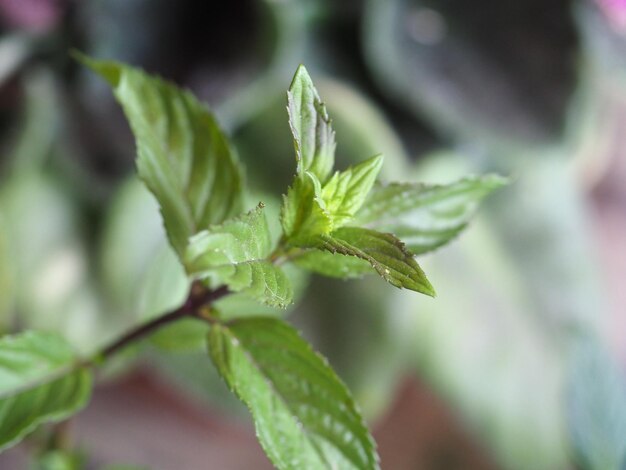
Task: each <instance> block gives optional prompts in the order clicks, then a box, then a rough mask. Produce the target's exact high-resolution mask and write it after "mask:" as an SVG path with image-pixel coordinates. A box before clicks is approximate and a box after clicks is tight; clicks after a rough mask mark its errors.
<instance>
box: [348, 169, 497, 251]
mask: <svg viewBox="0 0 626 470" xmlns="http://www.w3.org/2000/svg"><path fill="white" fill-rule="evenodd" d="M507 182H508V181H507V180H506V179H505V178H502V177H500V176H496V175H488V176H483V177H471V178H464V179H462V180H460V181H457V182H455V183H452V184H448V185H441V186H440V185H425V184H417V183H401V184H390V185H386V186H383V185H377V186H375V187H374V189H373V190H372V192H371V193H370V195H369V197H368V198H367V201H366V202H365V204H364V205H363V207H362V208H361V210H360V211H359V212H358V213H357V214H356V217H355V220H354V222H353V223H354V224H357V225H361V226H365V227H368V228H371V229H375V230H379V231H383V232H391V233H393V234H394V235H396V236H398V237H399V238H401V239H402V241H403V242H404V243H406V245H407V247H408V248H409V249H410V250H411V251H412V252H413V253H414V254H416V255H419V254H423V253H426V252H428V251H431V250H434V249H436V248H438V247H440V246H442V245H445V244H446V243H448V242H450V241H451V240H452V239H454V238H455V237H456V236H457V235H458V234H459V233H460V232H462V231H463V229H464V228H465V227H466V226H467V224H468V222H469V220H470V219H471V217H472V216H473V214H474V212H475V210H476V208H477V207H478V204H479V203H480V201H481V200H482V199H483V198H485V197H486V196H487V195H489V194H490V193H491V192H492V191H494V190H496V189H498V188H501V187H503V186H505V185H506V184H507Z"/></svg>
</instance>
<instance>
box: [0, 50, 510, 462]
mask: <svg viewBox="0 0 626 470" xmlns="http://www.w3.org/2000/svg"><path fill="white" fill-rule="evenodd" d="M78 59H79V60H80V61H81V62H82V63H84V64H85V65H86V66H88V67H89V68H91V69H92V70H93V71H95V72H96V73H98V74H99V75H101V76H102V77H103V78H104V79H105V80H106V81H107V82H108V83H109V84H110V86H111V87H112V89H113V92H114V94H115V96H116V98H117V100H118V101H119V103H120V104H121V106H122V108H123V110H124V112H125V115H126V117H127V119H128V121H129V123H130V126H131V129H132V131H133V133H134V135H135V139H136V146H137V170H138V173H139V177H140V178H141V180H142V181H143V182H144V183H145V185H146V186H147V187H148V188H149V190H150V191H151V192H152V194H153V195H154V197H155V198H156V200H157V202H158V204H159V206H160V210H161V214H162V218H163V224H164V227H165V230H166V233H167V237H168V240H169V243H170V245H171V247H172V249H173V250H174V251H175V253H176V254H177V256H178V258H179V260H180V262H181V264H182V266H183V267H184V269H185V272H186V274H187V276H188V284H189V294H188V297H187V299H186V301H185V302H184V303H183V304H182V305H181V306H180V307H179V308H177V309H175V310H173V311H171V312H165V313H163V314H162V315H160V316H157V317H155V318H153V319H151V320H149V321H148V322H146V323H145V324H143V325H140V326H139V327H137V328H135V329H131V330H130V331H128V332H126V333H125V334H123V335H122V336H121V337H119V338H118V339H116V340H115V341H114V342H112V343H111V344H110V345H108V346H106V347H104V348H103V349H102V350H100V351H98V352H96V353H95V354H93V355H91V356H90V357H78V356H77V355H75V353H74V352H73V351H72V349H71V347H70V346H69V345H68V344H67V343H66V342H65V341H64V340H63V339H62V338H60V337H58V336H56V335H53V334H50V333H44V332H36V331H27V332H23V333H19V334H15V335H8V336H5V337H3V338H0V409H1V410H2V411H1V413H2V416H3V419H2V420H1V421H0V448H1V449H5V448H8V447H10V446H12V445H14V444H16V443H17V442H19V441H20V440H22V439H23V438H24V437H25V436H27V435H28V434H29V433H30V432H31V431H33V430H34V429H35V428H36V427H37V426H39V425H41V424H44V423H51V422H59V421H62V420H65V419H67V418H69V417H70V416H72V415H73V414H74V413H76V412H78V411H79V410H80V409H81V408H82V407H83V406H85V404H86V403H87V402H88V400H89V396H90V394H91V390H92V387H93V382H94V370H95V369H96V368H97V367H98V366H100V365H101V364H103V363H104V362H106V361H107V360H109V359H110V358H111V357H112V356H114V355H115V354H117V353H118V352H120V351H122V350H123V349H124V348H126V347H127V346H128V345H130V344H134V343H136V342H138V341H140V340H142V339H145V338H147V337H148V336H149V335H150V334H152V333H154V332H156V331H157V330H159V329H160V328H161V327H163V326H164V325H169V324H172V323H174V322H177V321H179V320H182V319H185V318H196V319H199V320H202V321H204V322H206V323H207V324H208V325H210V329H209V333H208V336H207V350H208V355H209V357H210V358H211V360H212V361H213V363H214V365H215V367H216V368H217V370H218V371H219V374H220V375H221V376H222V377H223V379H224V381H225V382H226V384H227V385H228V387H229V388H230V389H231V390H232V392H233V393H234V394H235V395H237V397H239V398H240V399H241V401H243V402H244V403H245V404H246V405H247V406H248V408H249V409H250V412H251V414H252V417H253V419H254V424H255V426H256V432H257V436H258V439H259V441H260V443H261V445H262V447H263V449H264V450H265V452H266V454H267V455H268V457H269V458H270V460H271V461H272V462H273V464H274V465H275V466H276V467H277V468H279V469H304V468H306V469H317V468H320V469H322V468H341V469H349V468H352V469H376V468H379V459H378V456H377V454H376V449H375V443H374V441H373V439H372V437H371V435H370V434H369V432H368V430H367V427H366V425H365V424H364V421H363V419H362V417H361V414H360V412H359V409H358V406H357V405H356V404H355V402H354V400H353V398H352V397H351V395H350V392H349V391H348V389H347V388H346V386H345V385H344V384H343V383H342V381H341V379H340V378H339V377H338V376H337V375H336V374H335V373H334V371H333V370H332V369H331V367H330V366H329V364H328V363H327V361H326V360H325V359H324V358H323V357H321V356H320V355H319V354H317V353H316V352H315V351H314V350H313V349H312V348H311V346H310V345H309V344H308V343H307V342H306V341H305V340H304V339H303V338H302V337H301V336H300V335H299V333H298V332H297V331H296V330H295V329H294V328H292V327H291V326H290V325H289V324H288V323H286V322H285V321H283V320H280V319H277V318H275V317H258V316H257V317H252V316H246V312H241V315H240V316H238V317H237V318H234V319H233V318H230V319H224V318H222V317H221V316H220V312H219V310H218V309H217V308H216V307H215V303H216V302H217V301H218V300H220V299H222V298H224V297H226V296H229V295H234V294H238V295H243V296H246V297H248V298H251V299H253V300H255V301H257V302H259V303H262V304H266V305H268V306H271V307H277V308H286V307H287V306H288V305H289V304H291V303H292V302H293V297H294V294H293V289H292V286H291V282H290V278H289V276H288V275H287V274H286V272H285V269H284V267H285V265H286V263H293V264H295V265H297V266H299V267H300V268H302V269H305V270H309V271H312V272H316V273H319V274H322V275H325V276H331V277H337V278H343V279H347V278H355V277H362V276H364V275H367V274H373V273H377V274H378V275H379V276H381V277H382V278H383V279H384V280H386V281H387V282H389V283H390V284H392V285H393V286H395V287H398V288H404V289H409V290H413V291H416V292H419V293H422V294H425V295H429V296H434V295H435V291H434V289H433V287H432V286H431V284H430V282H429V281H428V279H427V278H426V275H425V274H424V272H423V270H422V269H421V267H420V265H419V264H418V262H417V261H416V259H415V255H417V254H423V253H426V252H429V251H431V250H433V249H435V248H438V247H440V246H442V245H444V244H446V243H448V242H449V241H450V240H452V239H453V238H454V237H456V236H457V235H458V234H459V233H460V232H461V231H462V230H463V229H464V228H465V227H466V225H467V223H468V221H469V219H470V218H471V216H472V214H473V212H474V210H475V209H476V206H477V204H478V203H479V202H480V200H482V198H484V197H485V196H486V195H487V194H489V193H490V192H492V191H493V190H495V189H496V188H499V187H501V186H502V185H503V184H505V180H504V179H502V178H500V177H497V176H485V177H472V178H466V179H463V180H461V181H459V182H457V183H453V184H450V185H446V186H429V185H423V184H416V183H394V184H386V185H385V184H381V183H378V182H377V181H376V178H377V175H378V173H379V171H380V169H381V166H382V164H383V157H382V156H381V155H377V156H374V157H372V158H370V159H368V160H365V161H364V162H362V163H360V164H357V165H355V166H352V167H350V168H348V169H346V170H343V171H335V172H333V170H334V156H335V146H336V143H335V134H334V131H333V129H332V125H331V120H330V118H329V116H328V113H327V111H326V108H325V106H324V104H323V103H322V101H321V99H320V97H319V95H318V93H317V91H316V89H315V87H314V85H313V83H312V81H311V78H310V77H309V75H308V73H307V71H306V69H305V68H304V67H303V66H300V67H299V68H298V70H297V71H296V74H295V76H294V79H293V81H292V83H291V86H290V88H289V91H288V93H287V98H288V115H289V125H290V128H291V132H292V134H293V139H294V147H295V154H296V174H295V177H294V180H293V183H292V184H291V186H290V187H289V188H288V190H287V191H286V194H285V195H284V197H283V205H282V211H281V214H280V226H281V227H282V233H280V234H273V233H271V231H270V226H271V224H269V223H268V220H267V216H266V211H265V206H264V204H263V202H259V203H258V204H257V205H256V207H246V205H245V202H244V201H246V195H247V187H246V184H245V177H244V170H243V167H242V165H241V163H240V162H239V160H238V158H237V154H236V152H235V149H234V148H233V146H232V145H231V143H230V141H229V139H228V137H227V136H226V134H225V133H224V132H223V131H222V130H221V129H220V127H219V126H218V123H217V121H216V119H215V117H214V116H213V115H212V114H211V113H210V111H209V110H208V109H207V108H206V107H205V106H204V105H202V104H201V103H199V102H198V101H197V100H196V99H195V98H194V97H193V96H192V95H191V94H190V93H189V92H187V91H183V90H180V89H178V88H177V87H175V86H174V85H172V84H170V83H168V82H166V81H164V80H162V79H160V78H156V77H152V76H150V75H148V74H146V73H144V72H143V71H141V70H139V69H136V68H133V67H129V66H127V65H123V64H118V63H115V62H108V61H96V60H93V59H90V58H88V57H85V56H80V55H79V56H78ZM276 235H277V236H276ZM399 237H401V238H399ZM401 239H402V240H401Z"/></svg>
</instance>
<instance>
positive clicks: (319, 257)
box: [293, 250, 375, 279]
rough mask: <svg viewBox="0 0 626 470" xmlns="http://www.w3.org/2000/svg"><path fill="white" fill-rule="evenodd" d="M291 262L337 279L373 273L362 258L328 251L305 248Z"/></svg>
mask: <svg viewBox="0 0 626 470" xmlns="http://www.w3.org/2000/svg"><path fill="white" fill-rule="evenodd" d="M293 262H294V263H295V264H296V265H298V266H300V267H301V268H303V269H306V270H308V271H312V272H314V273H317V274H321V275H322V276H328V277H336V278H339V279H357V278H362V277H363V276H364V275H366V274H373V273H375V271H374V269H373V268H372V266H371V265H370V264H369V263H368V262H367V261H366V260H364V259H361V258H356V257H354V256H343V255H340V254H337V253H331V252H329V251H319V250H307V251H305V252H304V253H303V254H302V255H299V256H296V257H295V258H294V259H293Z"/></svg>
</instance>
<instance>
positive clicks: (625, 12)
mask: <svg viewBox="0 0 626 470" xmlns="http://www.w3.org/2000/svg"><path fill="white" fill-rule="evenodd" d="M596 2H597V3H598V5H599V6H600V8H601V9H602V11H603V12H604V14H605V15H606V17H607V18H608V19H609V21H610V22H611V25H612V26H613V27H614V28H615V29H616V30H617V31H619V32H621V33H626V0H596Z"/></svg>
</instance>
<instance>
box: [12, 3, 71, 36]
mask: <svg viewBox="0 0 626 470" xmlns="http://www.w3.org/2000/svg"><path fill="white" fill-rule="evenodd" d="M66 3H67V1H66V0H0V17H1V19H2V22H3V23H4V24H6V25H7V26H9V27H13V28H17V29H25V30H28V31H31V32H35V33H44V32H46V31H49V30H51V29H53V28H54V27H55V26H56V25H57V23H58V22H59V20H60V18H61V15H62V14H63V10H64V8H65V5H66Z"/></svg>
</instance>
